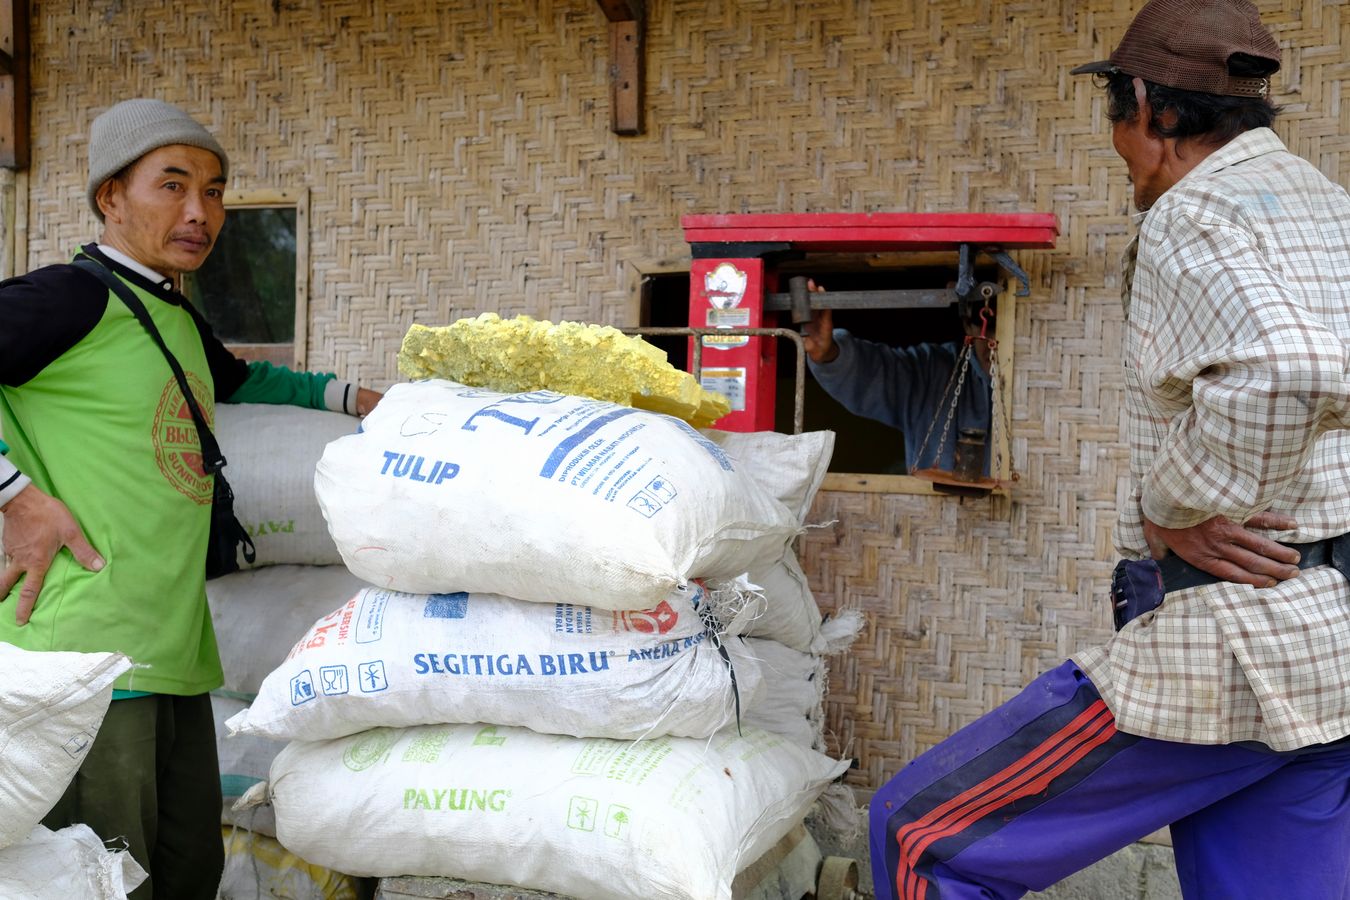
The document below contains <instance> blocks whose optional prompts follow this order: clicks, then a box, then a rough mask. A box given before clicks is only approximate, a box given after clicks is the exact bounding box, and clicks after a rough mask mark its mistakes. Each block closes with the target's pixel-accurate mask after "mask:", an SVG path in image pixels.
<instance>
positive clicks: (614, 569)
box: [315, 380, 798, 609]
mask: <svg viewBox="0 0 1350 900" xmlns="http://www.w3.org/2000/svg"><path fill="white" fill-rule="evenodd" d="M315 489H316V492H317V494H318V497H319V503H320V505H321V506H322V507H323V511H324V515H325V516H326V517H327V519H328V526H329V528H330V530H331V531H332V534H333V538H334V540H335V541H336V543H337V545H338V549H339V550H341V551H342V558H343V559H344V560H345V561H346V563H347V567H348V568H350V569H351V570H352V571H353V572H354V573H356V574H357V575H359V576H361V577H362V578H365V579H366V580H367V581H369V582H370V583H371V584H375V585H379V586H380V587H390V588H394V589H396V590H402V591H408V592H410V593H438V592H448V591H475V592H481V593H492V594H501V595H503V596H507V597H516V598H518V599H521V600H532V601H537V602H544V603H550V602H553V601H554V600H555V599H557V598H558V597H568V598H575V597H585V598H587V602H588V603H590V604H591V605H593V606H599V607H603V608H606V609H618V608H626V609H649V608H651V607H654V606H656V605H657V604H659V603H660V602H661V601H662V600H664V599H665V598H666V596H667V595H668V594H669V593H670V591H671V590H672V589H674V588H675V587H677V586H680V585H683V584H686V583H687V582H688V581H689V580H690V579H693V578H708V579H729V578H734V577H736V576H738V575H741V574H743V573H745V572H746V571H749V570H751V569H754V568H757V567H760V566H765V565H768V564H769V563H772V562H773V561H774V560H776V559H778V557H779V556H781V555H782V552H783V548H784V547H785V546H786V545H787V542H788V540H790V539H791V538H792V536H793V535H794V534H796V532H797V529H798V523H797V521H796V519H795V518H794V516H793V514H792V513H791V512H790V511H789V510H788V509H787V508H786V507H784V506H783V504H782V503H780V502H779V501H778V500H776V499H775V498H774V497H772V496H770V495H769V494H768V493H767V492H766V491H764V489H763V488H762V487H761V486H760V485H759V484H758V483H757V482H756V480H755V479H754V478H751V477H749V476H747V474H746V473H745V472H744V471H743V469H742V468H741V467H739V466H737V465H736V464H735V463H733V461H732V460H731V458H730V457H729V456H728V455H727V454H726V453H725V452H724V451H723V450H721V448H719V447H718V446H717V445H716V444H714V443H713V442H712V441H710V440H708V439H707V438H706V437H704V436H703V435H701V434H699V433H698V432H697V431H695V430H694V429H693V428H690V427H689V426H688V425H687V424H685V423H684V422H681V421H680V420H678V419H674V418H671V417H669V416H662V415H657V414H655V413H650V412H644V411H642V410H636V409H629V408H627V407H623V406H616V405H614V404H612V403H604V402H602V401H598V400H587V399H583V398H580V397H569V396H564V395H562V394H555V393H552V392H549V391H537V392H533V393H528V394H499V393H496V392H493V391H488V390H483V389H479V388H470V387H465V386H464V385H460V384H455V383H454V382H450V381H440V380H431V381H422V382H417V383H414V384H398V385H395V386H394V387H392V388H391V389H390V390H389V391H388V393H386V394H385V396H384V399H383V400H381V401H380V405H379V406H378V407H376V409H375V411H374V412H373V413H371V414H370V415H369V416H368V417H367V418H366V419H365V422H364V423H363V430H362V433H361V434H359V435H355V436H351V437H345V438H342V439H340V440H337V441H334V442H333V443H332V444H330V445H329V446H328V449H327V450H326V451H325V452H324V455H323V459H322V460H320V462H319V466H318V471H317V473H316V476H315Z"/></svg>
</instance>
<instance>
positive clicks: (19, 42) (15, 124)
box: [0, 0, 29, 169]
mask: <svg viewBox="0 0 1350 900" xmlns="http://www.w3.org/2000/svg"><path fill="white" fill-rule="evenodd" d="M0 54H3V56H5V57H6V58H7V61H8V65H6V66H5V67H4V71H3V72H0V166H3V167H5V168H7V169H26V168H28V144H29V140H28V0H0Z"/></svg>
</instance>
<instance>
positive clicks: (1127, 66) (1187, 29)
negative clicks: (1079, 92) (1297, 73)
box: [1070, 0, 1280, 97]
mask: <svg viewBox="0 0 1350 900" xmlns="http://www.w3.org/2000/svg"><path fill="white" fill-rule="evenodd" d="M1234 54H1245V55H1246V56H1249V57H1255V59H1256V60H1258V61H1265V62H1268V63H1269V64H1270V68H1269V70H1268V71H1267V72H1266V75H1270V74H1273V73H1275V72H1278V71H1279V69H1280V45H1279V44H1277V43H1276V42H1275V38H1274V37H1273V36H1271V33H1270V32H1269V31H1267V30H1266V27H1265V26H1264V25H1262V24H1261V14H1260V12H1258V10H1257V9H1256V6H1255V5H1254V4H1252V3H1251V2H1249V0H1149V2H1148V3H1146V4H1145V5H1144V8H1143V9H1141V10H1139V14H1138V15H1136V16H1135V17H1134V21H1133V22H1131V23H1130V27H1129V28H1127V29H1125V36H1124V37H1123V38H1121V40H1120V46H1118V47H1116V49H1115V52H1113V53H1112V54H1111V58H1110V59H1104V60H1101V61H1099V62H1093V63H1088V64H1087V65H1085V66H1079V67H1078V68H1076V69H1074V70H1072V71H1071V72H1070V74H1071V75H1081V74H1084V73H1088V72H1107V73H1110V72H1124V73H1125V74H1126V75H1134V76H1137V77H1139V78H1143V79H1144V80H1146V81H1151V82H1153V83H1154V84H1162V85H1166V86H1167V87H1171V88H1177V89H1179V90H1184V91H1200V92H1202V93H1205V94H1219V95H1221V96H1225V97H1264V96H1266V95H1267V94H1269V93H1270V78H1269V77H1260V76H1257V77H1253V76H1250V75H1245V76H1239V75H1231V74H1229V71H1228V61H1229V59H1230V58H1231V57H1232V56H1233V55H1234Z"/></svg>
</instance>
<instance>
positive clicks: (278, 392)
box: [227, 362, 337, 409]
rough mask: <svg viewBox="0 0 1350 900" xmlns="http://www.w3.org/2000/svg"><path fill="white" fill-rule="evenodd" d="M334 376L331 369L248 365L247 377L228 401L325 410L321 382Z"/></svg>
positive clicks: (269, 364) (323, 382)
mask: <svg viewBox="0 0 1350 900" xmlns="http://www.w3.org/2000/svg"><path fill="white" fill-rule="evenodd" d="M336 377H337V376H336V375H334V374H333V373H332V372H292V371H291V370H290V369H288V368H286V367H285V366H274V365H272V364H271V363H269V362H251V363H249V364H248V377H247V378H245V379H244V383H243V384H241V385H239V387H238V388H237V389H235V392H234V393H233V394H231V395H230V398H229V400H228V401H227V402H229V403H275V404H278V405H289V406H304V407H308V408H309V409H326V408H327V407H325V406H324V402H323V389H324V385H326V384H328V382H330V381H332V380H333V379H334V378H336Z"/></svg>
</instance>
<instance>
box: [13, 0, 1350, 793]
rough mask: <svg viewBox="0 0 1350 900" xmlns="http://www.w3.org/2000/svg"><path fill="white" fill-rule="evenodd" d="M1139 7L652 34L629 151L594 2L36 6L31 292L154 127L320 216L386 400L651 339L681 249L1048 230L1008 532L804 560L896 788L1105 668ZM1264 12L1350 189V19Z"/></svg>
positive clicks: (756, 5) (352, 348) (323, 247)
mask: <svg viewBox="0 0 1350 900" xmlns="http://www.w3.org/2000/svg"><path fill="white" fill-rule="evenodd" d="M1138 5H1140V2H1139V0H1136V2H1134V3H1133V6H1134V7H1136V8H1137V6H1138ZM1127 6H1129V4H1119V3H1117V2H1116V0H1087V2H1070V0H890V2H882V0H816V2H807V0H799V2H784V0H758V2H755V0H741V2H736V0H723V2H714V0H649V7H650V12H651V15H650V21H649V25H648V29H647V34H648V44H647V54H646V60H647V67H648V70H647V71H648V89H647V95H646V103H647V116H646V124H647V133H646V134H645V135H644V136H641V137H634V138H619V137H616V136H614V135H613V134H611V133H610V131H609V128H608V124H609V111H608V89H607V84H606V69H607V52H608V42H607V36H606V31H605V23H604V19H603V16H602V15H601V13H600V11H599V8H598V6H597V4H596V3H594V2H592V0H553V2H550V0H538V2H530V0H499V2H494V0H476V2H463V0H461V2H454V3H451V2H444V3H439V4H437V3H431V2H416V0H371V2H354V0H270V2H269V0H230V2H225V0H215V2H207V0H171V2H170V0H136V2H134V3H131V2H126V0H66V2H63V3H60V4H57V3H47V2H43V0H38V2H36V3H35V7H34V16H33V31H34V33H33V40H32V45H33V54H34V61H33V115H32V119H33V122H34V129H35V134H34V138H33V140H34V147H33V165H32V169H31V171H30V173H29V175H28V178H27V180H26V186H27V197H28V201H27V204H26V206H24V207H23V208H21V209H20V216H19V219H20V223H21V224H23V223H25V222H26V230H25V232H24V235H23V237H24V239H26V244H22V245H21V246H26V248H27V251H26V256H21V257H20V259H19V261H18V267H19V269H20V270H22V269H23V268H25V267H30V266H35V265H39V264H42V263H46V262H52V261H59V260H62V259H64V258H66V256H67V254H68V252H69V250H70V249H71V248H72V247H73V246H74V245H75V244H76V243H77V242H80V241H82V240H85V239H88V238H89V237H90V236H91V235H93V234H94V226H95V223H94V219H93V217H92V215H91V214H90V213H89V212H88V210H87V209H86V208H85V206H84V200H83V196H84V191H83V172H84V171H85V140H86V137H87V133H88V123H89V121H90V120H91V118H92V117H93V115H95V114H96V113H97V112H98V111H100V110H101V109H103V108H105V107H106V106H108V105H110V104H111V103H113V102H115V101H117V100H118V99H122V98H124V97H128V96H144V95H149V96H158V97H161V98H163V99H166V100H169V101H171V102H175V103H178V104H180V105H182V106H183V107H184V108H186V109H187V110H189V111H190V112H192V113H193V114H195V115H196V116H197V117H198V118H199V119H201V120H203V121H204V122H206V123H208V124H209V125H210V126H211V127H212V128H213V129H214V130H215V132H216V133H217V134H218V135H219V136H220V138H221V142H222V143H223V144H224V146H225V147H226V149H227V150H228V151H229V152H230V153H231V156H232V160H233V170H232V173H231V182H232V184H231V186H232V187H235V188H241V189H263V188H295V187H303V188H306V189H308V191H309V192H310V211H311V216H310V221H311V223H312V230H311V234H310V236H309V239H310V248H311V249H310V259H311V260H312V269H313V271H312V301H311V304H312V310H313V315H312V323H311V330H310V339H309V359H310V361H311V364H312V365H313V366H314V367H316V368H322V369H333V370H336V371H338V372H339V373H340V374H342V375H344V376H347V377H353V378H359V379H362V380H364V381H366V382H375V383H380V384H382V383H387V382H388V381H389V380H390V379H392V378H394V377H395V374H396V373H395V367H394V355H395V352H396V350H397V348H398V345H399V341H400V339H401V338H402V335H403V333H404V332H405V330H406V329H407V327H408V325H409V324H411V323H412V322H415V321H416V322H424V323H429V324H435V323H443V322H446V321H449V320H452V319H454V318H457V317H459V316H462V315H467V314H472V313H476V312H479V311H482V310H489V309H491V310H498V311H501V312H502V313H504V314H510V313H520V312H527V313H531V314H533V315H536V316H540V317H547V318H553V319H559V318H569V319H579V320H587V321H597V322H605V323H610V324H635V322H634V316H635V309H636V295H637V290H638V286H639V284H640V281H641V277H642V274H643V273H644V272H651V271H658V270H665V269H670V268H672V267H675V268H678V267H679V265H680V264H681V261H682V260H683V259H686V258H687V255H688V248H687V246H686V245H685V244H684V242H683V240H682V235H681V232H680V230H679V226H678V221H679V217H680V215H682V214H684V213H688V212H770V211H795V212H827V211H864V210H897V211H906V210H918V211H950V210H973V211H984V212H1008V211H1052V212H1055V213H1057V214H1058V215H1059V217H1060V222H1061V229H1062V236H1061V241H1060V246H1059V248H1058V249H1056V250H1054V251H1048V252H1042V253H1034V254H1032V253H1023V254H1021V255H1020V262H1021V263H1022V264H1023V266H1024V267H1025V268H1027V269H1028V271H1029V272H1030V273H1031V277H1032V285H1033V296H1032V298H1031V299H1030V301H1027V302H1024V303H1023V304H1021V305H1020V306H1019V313H1018V321H1017V341H1016V346H1015V353H1016V369H1015V372H1014V373H1013V384H1014V406H1013V408H1012V410H1011V412H1012V417H1013V429H1014V451H1015V452H1014V459H1015V464H1016V467H1017V468H1018V470H1019V471H1020V472H1021V476H1022V480H1021V482H1020V484H1019V486H1018V488H1017V492H1016V496H1015V498H1014V500H1012V501H1010V502H1009V501H988V500H984V501H965V502H960V501H956V500H951V499H939V498H932V497H917V496H899V495H879V494H844V493H833V494H829V495H825V496H823V497H822V498H821V500H820V501H819V503H818V504H817V514H818V518H819V519H821V520H828V519H837V520H838V523H839V524H838V525H837V526H836V527H835V528H834V529H832V530H831V531H827V532H822V533H817V534H815V535H813V536H811V537H809V538H807V539H806V541H805V543H804V547H803V558H804V563H805V565H806V568H807V571H808V572H809V573H810V574H811V576H812V578H813V579H814V582H815V585H816V587H817V588H818V589H819V599H820V601H821V604H822V605H823V606H825V607H827V608H835V607H851V608H860V609H862V610H864V611H865V612H866V613H867V615H868V625H867V629H866V631H865V633H864V635H863V637H862V638H861V640H860V641H859V642H858V645H857V646H856V647H855V648H854V650H853V651H852V652H851V653H850V654H848V655H847V656H846V657H844V658H840V659H837V660H835V667H834V673H833V676H832V681H831V695H830V701H829V710H828V712H829V727H830V728H831V730H832V731H833V733H834V735H835V737H836V739H837V741H838V746H839V748H840V749H841V750H842V751H845V752H847V753H849V754H851V755H853V756H854V757H856V758H857V759H858V760H859V769H858V770H857V771H855V772H854V773H853V775H852V781H853V783H854V784H856V785H857V786H859V787H861V788H868V787H875V786H876V785H878V784H880V783H881V781H883V780H884V779H885V778H886V777H887V776H888V775H889V774H890V773H891V772H893V771H894V770H895V769H896V768H898V767H899V766H900V765H901V764H902V763H903V762H904V761H905V760H907V759H909V758H911V757H912V756H913V755H914V754H915V753H916V752H918V751H920V750H922V749H923V748H925V747H927V746H929V745H931V744H932V743H933V742H934V741H936V740H938V739H940V738H941V737H943V736H945V735H946V734H948V733H950V732H951V731H952V730H954V729H955V728H957V727H959V726H960V725H962V724H964V723H966V722H968V721H969V720H970V719H972V718H973V717H974V716H976V715H978V714H979V713H981V712H983V711H985V710H987V709H989V708H990V707H992V706H993V705H995V704H996V703H998V702H1000V701H1001V700H1003V699H1005V698H1006V697H1007V696H1009V695H1010V694H1011V693H1012V692H1013V691H1014V690H1015V689H1016V688H1017V687H1018V686H1019V685H1021V684H1022V683H1023V682H1024V681H1025V680H1027V679H1028V678H1030V677H1032V676H1033V675H1035V674H1036V673H1037V672H1039V671H1040V670H1041V669H1043V668H1044V667H1046V666H1048V665H1050V664H1052V663H1054V662H1057V661H1058V660H1060V659H1062V658H1063V657H1065V656H1066V655H1068V654H1070V653H1071V652H1072V651H1073V650H1074V649H1075V648H1076V647H1079V646H1082V645H1083V644H1085V643H1087V642H1091V641H1095V640H1098V639H1100V638H1102V637H1103V636H1104V635H1105V633H1106V631H1105V628H1106V624H1107V617H1106V611H1105V605H1104V602H1103V601H1101V599H1100V594H1101V591H1102V588H1103V585H1104V583H1105V580H1106V577H1107V575H1108V573H1109V570H1110V566H1111V558H1112V551H1111V529H1112V523H1113V518H1114V508H1115V504H1116V501H1117V497H1118V495H1119V493H1120V491H1121V473H1122V470H1123V467H1122V463H1123V458H1124V457H1123V452H1122V450H1121V448H1120V445H1119V424H1120V393H1121V378H1120V375H1119V371H1118V369H1119V350H1118V348H1119V347H1120V343H1121V311H1120V306H1119V302H1118V299H1117V278H1116V259H1117V256H1118V254H1119V251H1120V249H1121V247H1122V246H1123V244H1124V240H1125V237H1126V233H1127V229H1128V224H1127V215H1126V214H1127V205H1128V197H1129V188H1128V185H1127V184H1126V182H1125V178H1124V170H1123V166H1122V165H1121V164H1120V163H1119V161H1118V160H1117V159H1116V157H1115V156H1114V154H1113V152H1112V150H1111V146H1110V141H1109V136H1108V129H1107V127H1106V123H1105V120H1104V116H1103V112H1102V108H1101V100H1100V92H1098V91H1097V90H1095V89H1094V88H1093V86H1092V85H1091V83H1090V81H1089V80H1088V79H1086V78H1070V77H1069V75H1068V74H1067V73H1068V69H1069V68H1070V67H1072V66H1073V65H1076V64H1078V63H1081V62H1085V61H1087V60H1089V59H1097V58H1100V57H1101V56H1103V55H1104V54H1105V52H1107V51H1108V50H1109V49H1110V47H1111V46H1114V43H1115V41H1116V40H1117V39H1118V38H1119V36H1120V34H1121V33H1122V31H1123V29H1124V26H1125V24H1126V23H1127V21H1128V19H1129V17H1130V11H1129V10H1128V9H1126V8H1125V7H1127ZM1261 7H1262V10H1263V12H1264V14H1265V16H1266V19H1267V21H1268V22H1269V24H1271V25H1272V26H1273V27H1274V28H1275V30H1276V31H1277V34H1278V36H1279V38H1280V41H1281V44H1282V45H1283V46H1284V47H1285V70H1284V72H1283V73H1282V74H1281V76H1280V78H1279V81H1278V88H1279V98H1278V99H1279V100H1280V102H1282V103H1285V104H1287V106H1288V112H1287V113H1286V115H1285V116H1284V118H1283V119H1282V122H1281V125H1280V129H1279V130H1280V132H1281V134H1282V135H1283V136H1284V137H1285V138H1286V140H1287V141H1289V143H1290V144H1291V147H1292V148H1293V149H1294V150H1295V151H1296V152H1299V153H1301V154H1302V155H1304V156H1306V157H1307V158H1309V159H1311V160H1312V161H1314V162H1315V163H1316V164H1317V165H1318V166H1320V167H1321V169H1322V170H1323V171H1324V172H1325V173H1326V174H1327V175H1328V176H1330V177H1331V178H1333V179H1335V180H1337V181H1339V182H1341V183H1346V182H1347V181H1350V102H1345V103H1343V102H1342V99H1343V98H1342V94H1343V93H1344V92H1345V90H1346V88H1347V87H1348V86H1350V8H1347V4H1345V3H1341V2H1327V0H1262V2H1261ZM22 186H23V182H21V188H22Z"/></svg>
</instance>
